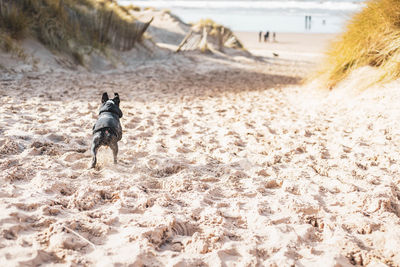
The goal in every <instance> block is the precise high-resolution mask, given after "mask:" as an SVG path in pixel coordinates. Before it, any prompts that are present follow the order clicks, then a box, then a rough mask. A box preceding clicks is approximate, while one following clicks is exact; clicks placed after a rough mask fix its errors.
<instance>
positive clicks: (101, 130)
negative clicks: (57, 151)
mask: <svg viewBox="0 0 400 267" xmlns="http://www.w3.org/2000/svg"><path fill="white" fill-rule="evenodd" d="M119 103H120V99H119V95H118V93H114V98H113V99H109V98H108V94H107V93H103V96H102V97H101V106H100V111H99V117H98V119H97V121H96V123H95V125H94V126H93V141H92V148H91V152H92V155H93V159H92V164H91V168H94V167H96V162H97V151H98V149H99V148H100V147H101V146H108V147H109V148H111V150H112V152H113V156H114V164H117V155H118V141H120V140H121V138H122V127H121V123H120V121H119V119H120V118H122V111H121V109H120V108H119Z"/></svg>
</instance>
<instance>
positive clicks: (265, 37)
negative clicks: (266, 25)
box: [264, 31, 269, 42]
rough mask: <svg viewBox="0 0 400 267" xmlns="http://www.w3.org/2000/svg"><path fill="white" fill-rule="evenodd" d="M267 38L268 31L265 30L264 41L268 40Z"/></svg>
mask: <svg viewBox="0 0 400 267" xmlns="http://www.w3.org/2000/svg"><path fill="white" fill-rule="evenodd" d="M268 38H269V31H267V32H266V33H265V34H264V42H268Z"/></svg>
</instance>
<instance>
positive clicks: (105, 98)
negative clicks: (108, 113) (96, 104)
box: [101, 93, 108, 104]
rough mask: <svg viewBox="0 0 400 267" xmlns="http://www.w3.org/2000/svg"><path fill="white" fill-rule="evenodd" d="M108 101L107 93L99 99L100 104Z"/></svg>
mask: <svg viewBox="0 0 400 267" xmlns="http://www.w3.org/2000/svg"><path fill="white" fill-rule="evenodd" d="M107 100H108V94H107V93H103V96H102V97H101V103H103V104H104V103H106V102H107Z"/></svg>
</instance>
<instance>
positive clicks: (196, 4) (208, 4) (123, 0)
mask: <svg viewBox="0 0 400 267" xmlns="http://www.w3.org/2000/svg"><path fill="white" fill-rule="evenodd" d="M118 3H120V4H122V5H129V4H134V5H137V6H142V7H148V6H151V7H155V8H191V9H301V10H333V11H334V10H338V11H339V10H340V11H349V12H352V11H356V10H359V9H360V8H361V7H362V5H363V3H361V2H354V1H290V0H289V1H277V0H272V1H224V0H222V1H196V0H194V1H183V0H180V1H153V0H149V1H143V0H142V1H130V0H118Z"/></svg>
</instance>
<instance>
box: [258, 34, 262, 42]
mask: <svg viewBox="0 0 400 267" xmlns="http://www.w3.org/2000/svg"><path fill="white" fill-rule="evenodd" d="M261 39H262V31H260V32H259V33H258V42H259V43H261Z"/></svg>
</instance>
